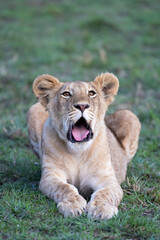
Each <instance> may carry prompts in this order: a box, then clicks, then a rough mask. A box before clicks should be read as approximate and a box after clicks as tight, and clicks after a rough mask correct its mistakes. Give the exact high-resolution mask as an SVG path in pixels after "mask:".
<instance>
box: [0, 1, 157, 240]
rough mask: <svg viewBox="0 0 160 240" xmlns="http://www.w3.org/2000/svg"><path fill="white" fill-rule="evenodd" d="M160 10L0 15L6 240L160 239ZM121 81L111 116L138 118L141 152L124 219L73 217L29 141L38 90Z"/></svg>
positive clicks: (80, 8)
mask: <svg viewBox="0 0 160 240" xmlns="http://www.w3.org/2000/svg"><path fill="white" fill-rule="evenodd" d="M159 12H160V3H159V1H158V0H152V1H150V0H134V1H131V0H122V1H117V0H108V1H105V0H101V1H96V0H86V1H84V0H81V1H80V0H79V1H71V0H68V1H51V0H46V1H41V0H29V1H25V0H24V1H19V0H12V1H5V0H1V11H0V29H1V30H0V32H1V37H0V113H1V114H0V216H1V220H2V221H0V239H4V240H6V239H9V240H12V239H13V240H15V239H16V240H18V239H19V240H22V239H27V240H32V239H34V240H35V239H37V240H41V239H45V240H47V239H48V240H51V239H54V240H55V239H57V240H59V239H66V240H68V239H69V240H71V239H73V240H74V239H76V240H77V239H84V240H86V239H96V240H98V239H99V240H100V239H101V240H102V239H150V240H151V239H152V240H155V239H159V236H160V215H159V214H160V207H159V204H160V188H159V186H160V160H159V156H160V107H159V106H160V103H159V102H160V67H159V65H160V58H159V56H160V41H159V39H160V31H159V21H160V15H159ZM105 71H109V72H113V73H114V74H115V75H117V77H118V78H119V80H120V90H119V94H118V96H117V97H116V100H115V102H114V104H112V106H111V107H110V109H109V113H111V112H114V111H115V110H116V109H120V108H121V109H122V108H128V109H131V110H133V111H134V112H135V113H136V114H137V116H138V117H139V119H140V121H141V123H142V131H141V136H140V146H139V150H138V152H137V154H136V156H135V158H134V159H133V161H132V162H131V164H130V165H129V168H128V174H127V176H128V177H127V180H126V181H125V182H124V183H123V185H122V187H123V189H124V198H123V201H122V203H121V205H120V208H119V214H118V216H117V217H115V218H113V219H111V220H109V221H93V220H89V219H87V217H86V215H83V216H81V217H79V218H76V219H72V218H66V219H65V218H63V216H61V215H60V214H59V213H58V211H57V208H56V205H55V203H54V202H53V201H52V200H50V199H48V198H46V197H44V196H43V195H42V194H41V193H40V192H39V190H38V183H39V179H40V163H39V160H38V159H37V158H36V157H35V156H34V154H33V153H32V151H31V149H30V147H29V144H28V137H27V128H26V119H25V116H26V113H27V110H28V108H29V106H31V105H32V104H33V103H34V102H35V101H36V100H35V97H34V96H33V93H32V90H31V88H32V82H33V80H34V79H35V77H36V76H37V75H40V74H42V73H48V74H51V75H54V76H55V77H57V78H59V79H60V80H61V81H74V80H84V81H89V80H93V79H94V77H95V76H96V75H98V74H99V73H101V72H105Z"/></svg>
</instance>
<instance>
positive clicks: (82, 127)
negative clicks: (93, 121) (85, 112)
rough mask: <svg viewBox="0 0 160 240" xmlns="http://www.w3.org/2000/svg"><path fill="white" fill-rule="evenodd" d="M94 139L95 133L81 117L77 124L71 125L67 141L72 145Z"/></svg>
mask: <svg viewBox="0 0 160 240" xmlns="http://www.w3.org/2000/svg"><path fill="white" fill-rule="evenodd" d="M92 137H93V132H92V130H91V127H90V125H89V124H88V123H87V122H86V120H85V119H84V118H83V117H81V118H80V119H79V120H78V121H77V122H76V123H75V124H73V123H71V124H70V126H69V129H68V133H67V139H68V140H69V141H70V142H72V143H82V142H88V141H89V140H90V139H91V138H92Z"/></svg>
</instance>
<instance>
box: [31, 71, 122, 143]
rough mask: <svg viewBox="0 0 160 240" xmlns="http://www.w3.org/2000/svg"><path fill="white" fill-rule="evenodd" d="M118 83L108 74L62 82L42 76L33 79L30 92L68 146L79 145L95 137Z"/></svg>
mask: <svg viewBox="0 0 160 240" xmlns="http://www.w3.org/2000/svg"><path fill="white" fill-rule="evenodd" d="M118 86H119V84H118V79H117V78H116V77H115V76H114V75H113V74H110V73H106V74H102V75H100V76H98V77H97V78H96V79H95V80H94V81H93V82H89V83H87V82H71V83H61V82H59V81H58V80H57V79H55V78H54V77H52V76H49V75H41V76H39V77H38V78H36V80H35V81H34V84H33V91H34V93H35V95H36V96H37V97H38V98H39V101H40V102H41V103H42V104H43V105H44V106H45V107H46V108H47V109H48V111H49V115H50V119H51V121H52V125H53V126H54V128H55V129H56V131H57V133H58V135H59V137H60V138H61V139H63V140H64V141H66V142H68V143H69V145H71V143H72V145H73V144H78V145H81V146H82V145H84V144H85V145H87V144H88V142H91V140H92V139H94V138H95V137H96V136H97V134H98V132H99V129H100V127H101V125H102V124H103V121H104V116H105V111H106V110H107V107H108V105H109V104H110V103H111V102H112V101H113V98H114V95H115V94H116V93H117V91H118ZM88 145H89V144H88ZM74 146H75V145H74ZM74 146H73V147H74Z"/></svg>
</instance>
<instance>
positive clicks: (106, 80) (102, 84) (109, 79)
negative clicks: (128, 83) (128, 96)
mask: <svg viewBox="0 0 160 240" xmlns="http://www.w3.org/2000/svg"><path fill="white" fill-rule="evenodd" d="M94 83H95V84H96V85H98V86H99V88H100V89H101V90H102V92H103V95H104V98H105V101H106V103H107V105H109V104H111V103H112V102H113V100H114V96H115V95H116V94H117V92H118V88H119V81H118V78H117V77H116V76H115V75H114V74H112V73H102V74H101V75H100V76H97V77H96V79H95V80H94Z"/></svg>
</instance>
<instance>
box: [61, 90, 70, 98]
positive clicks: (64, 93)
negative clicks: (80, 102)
mask: <svg viewBox="0 0 160 240" xmlns="http://www.w3.org/2000/svg"><path fill="white" fill-rule="evenodd" d="M62 95H63V96H64V97H71V94H70V92H67V91H65V92H63V93H62Z"/></svg>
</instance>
